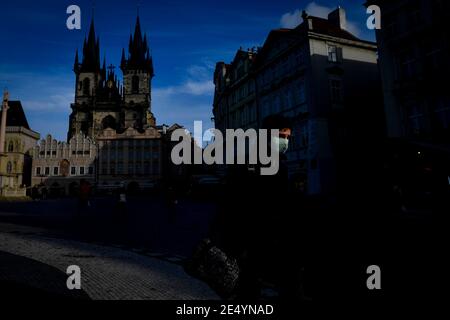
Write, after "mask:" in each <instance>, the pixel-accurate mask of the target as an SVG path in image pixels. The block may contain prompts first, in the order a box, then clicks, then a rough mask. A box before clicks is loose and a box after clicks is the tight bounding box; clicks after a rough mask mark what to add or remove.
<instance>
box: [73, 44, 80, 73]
mask: <svg viewBox="0 0 450 320" xmlns="http://www.w3.org/2000/svg"><path fill="white" fill-rule="evenodd" d="M79 67H80V61H79V58H78V49H77V51H76V53H75V62H74V63H73V71H74V72H75V73H78V71H79Z"/></svg>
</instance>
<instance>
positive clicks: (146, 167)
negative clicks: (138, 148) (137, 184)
mask: <svg viewBox="0 0 450 320" xmlns="http://www.w3.org/2000/svg"><path fill="white" fill-rule="evenodd" d="M150 168H151V165H150V162H148V161H146V162H145V163H144V174H146V175H149V174H150Z"/></svg>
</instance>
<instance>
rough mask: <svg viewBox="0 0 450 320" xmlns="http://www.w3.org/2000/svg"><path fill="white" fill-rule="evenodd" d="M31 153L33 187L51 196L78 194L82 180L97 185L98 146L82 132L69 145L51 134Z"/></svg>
mask: <svg viewBox="0 0 450 320" xmlns="http://www.w3.org/2000/svg"><path fill="white" fill-rule="evenodd" d="M30 154H31V156H32V158H33V168H32V172H31V173H32V185H33V186H39V187H40V188H41V189H44V190H45V192H46V193H48V194H49V195H54V196H60V195H66V194H76V192H77V191H78V188H79V185H80V181H81V180H82V179H83V180H85V181H87V182H89V183H90V184H91V185H94V184H95V183H96V168H97V166H96V158H97V144H96V142H95V141H93V140H92V139H91V138H89V137H86V136H84V135H82V134H81V133H79V134H77V135H75V136H73V137H72V138H71V139H70V141H69V142H68V143H67V142H63V141H57V140H55V139H53V138H52V136H51V135H47V137H46V138H45V139H44V140H41V141H40V142H39V143H38V144H37V145H36V146H35V147H34V148H33V149H32V150H31V152H30Z"/></svg>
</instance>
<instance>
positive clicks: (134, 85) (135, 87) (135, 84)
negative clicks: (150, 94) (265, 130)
mask: <svg viewBox="0 0 450 320" xmlns="http://www.w3.org/2000/svg"><path fill="white" fill-rule="evenodd" d="M131 92H132V93H139V77H138V76H133V78H132V79H131Z"/></svg>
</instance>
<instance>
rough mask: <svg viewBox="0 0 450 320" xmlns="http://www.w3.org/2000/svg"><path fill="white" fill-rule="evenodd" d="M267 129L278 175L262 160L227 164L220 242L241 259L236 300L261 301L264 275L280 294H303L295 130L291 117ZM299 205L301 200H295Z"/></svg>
mask: <svg viewBox="0 0 450 320" xmlns="http://www.w3.org/2000/svg"><path fill="white" fill-rule="evenodd" d="M263 129H267V130H269V131H270V130H275V129H277V130H279V136H275V137H272V136H271V135H270V132H269V135H268V136H269V138H268V141H267V143H268V144H269V147H270V150H271V152H278V153H279V155H280V166H279V170H278V172H277V173H276V174H275V175H266V176H264V175H261V168H262V167H263V166H262V165H256V166H248V165H242V166H239V165H237V166H233V167H231V168H229V173H228V177H227V188H226V193H225V199H224V203H223V206H222V208H221V210H222V211H221V214H220V217H219V221H218V224H219V226H220V227H219V228H220V229H222V232H220V237H219V240H218V242H219V243H220V246H222V248H223V249H224V250H225V252H226V253H227V254H228V255H231V256H234V257H236V258H237V259H238V263H239V267H240V279H239V285H238V289H237V293H236V298H237V299H244V300H258V299H260V297H261V286H260V278H263V279H265V280H269V281H270V282H273V283H276V284H277V287H278V288H279V292H280V296H281V298H282V299H292V300H294V299H296V298H299V297H300V296H301V283H300V270H301V265H300V263H299V261H300V259H299V255H300V252H299V250H298V243H299V240H298V239H297V238H296V235H298V234H299V232H300V230H299V229H298V227H299V225H298V219H297V217H296V215H298V214H300V212H297V211H296V210H293V208H295V207H293V206H292V202H293V200H294V199H292V197H291V196H290V188H289V179H288V170H287V166H286V163H285V162H286V156H285V153H286V152H287V150H288V147H289V139H290V137H291V134H292V129H291V124H290V121H289V120H288V119H286V118H284V117H282V116H278V115H275V116H270V117H268V118H266V119H265V120H264V122H263ZM297 208H298V204H297Z"/></svg>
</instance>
